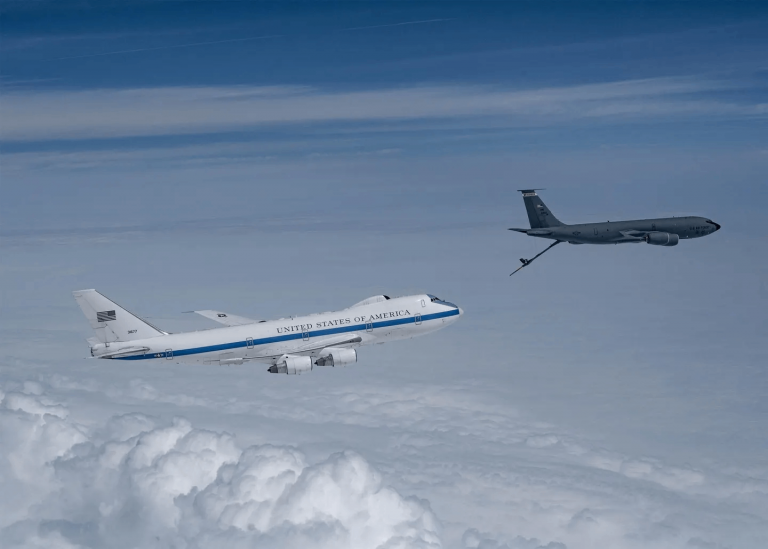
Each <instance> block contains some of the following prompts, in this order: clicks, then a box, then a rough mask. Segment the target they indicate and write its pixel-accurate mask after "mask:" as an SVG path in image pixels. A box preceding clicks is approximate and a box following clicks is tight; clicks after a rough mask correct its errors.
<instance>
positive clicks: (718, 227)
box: [707, 219, 720, 231]
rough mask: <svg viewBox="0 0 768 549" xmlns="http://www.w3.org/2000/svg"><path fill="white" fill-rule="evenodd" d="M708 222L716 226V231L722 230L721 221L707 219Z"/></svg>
mask: <svg viewBox="0 0 768 549" xmlns="http://www.w3.org/2000/svg"><path fill="white" fill-rule="evenodd" d="M707 223H709V224H710V225H714V226H715V231H719V230H720V224H719V223H715V222H714V221H712V220H711V219H707Z"/></svg>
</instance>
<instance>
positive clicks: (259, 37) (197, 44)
mask: <svg viewBox="0 0 768 549" xmlns="http://www.w3.org/2000/svg"><path fill="white" fill-rule="evenodd" d="M453 19H454V18H451V19H423V20H421V21H404V22H403V23H389V24H386V25H369V26H366V27H347V28H344V29H339V30H344V31H349V30H363V29H380V28H382V27H401V26H403V25H420V24H422V23H439V22H441V21H453ZM284 36H287V35H285V34H268V35H266V36H251V37H249V38H231V39H229V40H214V41H212V42H193V43H191V44H176V45H174V46H158V47H156V48H137V49H133V50H118V51H107V52H104V53H88V54H85V55H72V56H69V57H57V58H56V60H57V61H61V60H64V59H84V58H86V57H102V56H105V55H119V54H121V53H139V52H143V51H157V50H170V49H174V48H192V47H195V46H208V45H211V44H227V43H231V42H247V41H248V40H265V39H267V38H282V37H284Z"/></svg>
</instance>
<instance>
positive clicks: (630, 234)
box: [619, 229, 648, 242]
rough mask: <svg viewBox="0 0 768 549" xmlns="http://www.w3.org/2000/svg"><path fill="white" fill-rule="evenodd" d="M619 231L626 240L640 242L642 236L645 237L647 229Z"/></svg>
mask: <svg viewBox="0 0 768 549" xmlns="http://www.w3.org/2000/svg"><path fill="white" fill-rule="evenodd" d="M619 232H620V233H621V234H622V236H623V237H624V240H625V241H626V242H640V241H641V240H643V238H645V235H646V234H648V231H636V230H635V229H630V230H628V231H619Z"/></svg>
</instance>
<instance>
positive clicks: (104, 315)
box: [96, 311, 117, 322]
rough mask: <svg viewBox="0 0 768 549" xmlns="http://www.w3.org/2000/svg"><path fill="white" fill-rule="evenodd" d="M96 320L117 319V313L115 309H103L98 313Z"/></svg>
mask: <svg viewBox="0 0 768 549" xmlns="http://www.w3.org/2000/svg"><path fill="white" fill-rule="evenodd" d="M96 320H98V321H99V322H107V321H109V320H117V315H115V311H101V312H100V313H96Z"/></svg>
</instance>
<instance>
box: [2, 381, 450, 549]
mask: <svg viewBox="0 0 768 549" xmlns="http://www.w3.org/2000/svg"><path fill="white" fill-rule="evenodd" d="M31 388H32V389H34V387H31ZM27 389H30V387H27ZM65 410H66V409H65V408H64V407H63V406H52V405H50V404H47V403H46V402H45V397H44V396H41V395H36V394H26V393H16V392H9V393H6V394H5V395H4V398H3V401H2V408H0V425H1V426H2V433H3V438H2V446H3V449H4V455H5V458H6V459H5V462H4V463H3V464H2V468H0V475H2V478H3V479H4V486H6V487H13V488H15V489H16V491H17V492H18V493H21V494H23V495H25V496H27V497H26V499H25V500H24V501H19V500H18V499H16V498H14V497H13V496H12V495H11V494H9V493H8V491H7V490H5V489H4V491H3V495H2V496H0V501H1V502H2V503H3V504H4V505H3V511H4V512H3V514H2V519H0V527H1V528H2V530H0V541H2V545H3V547H11V546H16V545H19V546H27V547H35V546H41V547H42V546H47V547H57V546H58V547H74V546H77V547H80V546H86V547H146V546H148V545H150V544H155V543H156V542H158V541H159V542H160V543H161V544H162V545H163V546H176V547H178V546H183V547H188V546H195V547H241V546H242V547H246V546H247V547H273V546H274V545H275V544H276V543H277V544H279V545H280V546H281V547H286V548H290V547H296V548H298V547H302V548H306V547H323V548H329V549H330V548H334V549H338V548H344V547H348V548H350V549H363V548H365V547H371V548H374V547H388V548H398V547H402V548H406V547H423V548H436V547H440V546H441V544H440V539H439V537H438V531H439V525H438V522H437V520H436V519H435V517H434V515H433V514H432V512H431V511H430V509H429V507H428V505H426V504H425V502H423V501H420V500H416V499H412V498H403V497H402V496H401V495H400V494H398V493H397V492H396V491H395V490H393V489H392V488H390V487H388V486H387V485H386V484H385V483H384V482H383V480H382V477H381V475H380V474H379V473H378V472H377V471H376V470H375V469H373V468H372V467H371V466H370V465H369V464H368V463H367V462H366V461H365V460H364V459H363V458H362V457H361V456H359V455H357V454H355V453H352V452H343V453H338V454H334V455H332V456H330V457H329V458H328V459H326V460H325V461H323V462H321V463H317V464H308V463H307V460H306V458H305V457H304V455H303V454H302V453H301V452H299V451H297V450H295V449H293V448H289V447H276V446H270V445H261V446H252V447H249V448H246V449H244V450H242V449H240V447H239V446H238V445H237V443H236V441H235V438H234V436H232V435H230V434H227V433H217V432H212V431H207V430H201V429H195V428H193V427H192V425H191V424H190V423H189V422H188V421H187V420H184V419H178V418H177V419H175V420H173V422H172V423H171V424H170V425H164V426H163V425H156V424H155V422H154V421H153V420H152V419H151V418H149V417H147V416H143V415H139V414H125V415H121V416H117V417H114V418H112V419H111V420H110V421H109V422H108V423H107V424H106V425H104V426H102V427H99V428H96V429H86V428H85V427H84V426H82V425H79V424H77V423H75V422H73V421H69V420H67V419H66V415H67V414H66V413H65ZM51 411H54V412H55V414H52V413H50V412H51ZM13 507H16V511H15V512H14V511H13Z"/></svg>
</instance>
